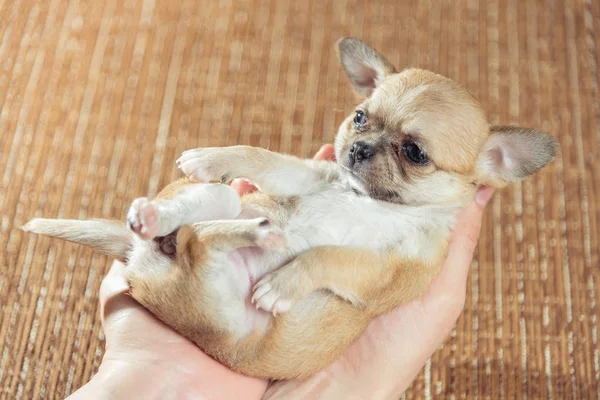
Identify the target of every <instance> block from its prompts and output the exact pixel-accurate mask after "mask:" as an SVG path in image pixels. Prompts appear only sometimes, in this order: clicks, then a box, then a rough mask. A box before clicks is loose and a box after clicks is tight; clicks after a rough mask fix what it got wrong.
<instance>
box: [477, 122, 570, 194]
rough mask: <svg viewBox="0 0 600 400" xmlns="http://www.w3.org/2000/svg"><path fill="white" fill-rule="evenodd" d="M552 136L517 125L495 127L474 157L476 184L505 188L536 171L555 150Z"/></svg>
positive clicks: (546, 162) (550, 159)
mask: <svg viewBox="0 0 600 400" xmlns="http://www.w3.org/2000/svg"><path fill="white" fill-rule="evenodd" d="M558 148H559V146H558V142H557V141H556V139H554V138H553V137H552V136H550V135H548V134H546V133H542V132H539V131H537V130H535V129H528V128H521V127H518V126H494V127H492V128H491V129H490V136H489V137H488V138H487V140H486V142H485V143H484V145H483V148H482V149H481V152H480V154H479V156H478V158H477V166H476V175H477V183H479V184H482V185H486V186H492V187H497V188H500V187H504V186H506V185H507V184H508V183H510V182H514V181H518V180H521V179H523V178H525V177H527V176H529V175H531V174H534V173H536V172H537V171H539V170H540V169H542V168H543V167H544V166H546V165H547V164H548V163H550V161H552V160H553V159H554V156H555V155H556V153H557V152H558Z"/></svg>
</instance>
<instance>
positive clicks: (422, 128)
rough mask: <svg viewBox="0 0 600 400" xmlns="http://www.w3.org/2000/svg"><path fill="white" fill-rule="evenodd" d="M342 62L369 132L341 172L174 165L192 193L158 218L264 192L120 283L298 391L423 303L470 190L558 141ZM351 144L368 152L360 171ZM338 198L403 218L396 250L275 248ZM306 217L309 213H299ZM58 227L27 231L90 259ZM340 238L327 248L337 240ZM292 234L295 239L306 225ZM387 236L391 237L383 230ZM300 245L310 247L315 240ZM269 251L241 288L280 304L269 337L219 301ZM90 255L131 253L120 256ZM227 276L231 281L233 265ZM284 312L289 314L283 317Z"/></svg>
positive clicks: (206, 161) (415, 84)
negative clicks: (229, 193)
mask: <svg viewBox="0 0 600 400" xmlns="http://www.w3.org/2000/svg"><path fill="white" fill-rule="evenodd" d="M338 49H339V51H340V58H341V63H342V65H343V67H344V70H345V71H346V73H347V74H348V76H349V78H350V80H351V82H352V83H353V84H354V86H355V89H356V91H357V92H358V93H359V94H361V95H362V96H363V97H365V99H364V100H363V101H362V103H361V104H359V106H358V107H357V110H359V111H360V112H362V113H363V114H365V115H366V117H367V119H366V122H365V123H364V124H363V125H360V124H357V123H356V122H354V121H356V118H357V116H358V115H359V114H358V113H355V112H353V113H351V114H350V115H349V116H348V118H347V119H346V120H345V121H344V122H343V123H342V125H341V127H340V130H339V132H338V135H337V137H336V156H337V162H338V165H337V166H336V165H335V164H333V163H328V162H315V161H305V160H300V159H297V158H294V157H291V156H285V155H281V154H277V153H273V152H270V151H267V150H264V149H257V148H252V147H248V146H235V147H229V148H215V149H198V150H194V151H192V152H191V153H188V154H187V155H186V154H184V156H182V159H183V161H182V162H181V165H180V167H181V168H182V170H183V171H184V172H185V173H186V174H188V175H189V176H191V177H193V180H190V179H188V178H185V179H182V180H178V181H176V182H173V183H172V184H170V185H169V186H167V187H166V188H165V189H163V191H161V193H160V194H159V195H158V196H157V199H158V200H160V201H161V202H162V203H161V204H162V205H164V204H165V202H169V201H172V202H176V201H183V200H181V199H182V198H183V197H185V196H186V193H188V192H186V191H187V190H188V189H189V188H192V187H196V188H197V187H198V184H197V183H194V180H195V181H202V182H215V181H217V182H223V183H227V182H229V181H231V180H232V179H233V178H236V177H245V178H249V179H251V180H252V182H253V183H255V184H256V185H257V186H258V187H259V189H260V190H261V192H262V193H254V194H250V195H247V196H244V197H243V199H242V209H243V211H242V213H247V214H248V215H245V217H244V218H245V219H242V220H234V218H236V216H235V215H230V216H227V217H224V218H222V220H220V221H204V222H202V221H193V223H190V222H188V223H185V224H183V225H182V226H181V227H180V229H179V231H178V232H177V233H176V235H177V248H176V254H175V255H174V256H172V257H166V256H160V254H159V255H158V256H157V257H158V258H157V259H158V260H160V262H159V263H157V264H160V265H138V264H136V262H135V260H138V259H142V260H143V259H144V258H143V257H145V256H146V255H147V253H150V254H153V255H157V254H158V253H160V249H158V248H157V246H155V245H154V244H153V242H152V241H144V242H139V243H141V244H139V243H138V242H136V241H135V240H134V243H133V244H132V246H133V247H134V248H136V247H135V246H146V247H145V249H146V250H144V251H146V252H144V251H142V252H141V253H140V254H137V253H135V254H134V256H135V257H137V258H135V257H134V258H133V259H132V262H131V265H130V266H129V267H128V269H127V275H128V279H129V282H130V287H131V295H132V296H133V297H134V298H135V299H137V300H138V301H139V302H140V303H141V304H143V305H144V306H145V307H147V308H148V309H149V310H150V311H151V312H152V313H154V314H155V315H156V316H157V317H158V318H160V319H161V320H162V321H164V322H165V323H166V324H168V325H169V326H171V327H173V328H174V329H175V330H177V331H178V332H180V333H181V334H183V335H184V336H186V337H188V338H189V339H190V340H192V341H193V342H195V343H196V344H198V346H200V347H201V348H202V349H203V350H204V351H205V352H206V353H208V354H209V355H211V356H213V357H215V358H216V359H218V360H219V361H221V362H222V363H223V364H225V365H227V366H229V367H230V368H232V369H234V370H236V371H239V372H242V373H245V374H248V375H252V376H259V377H265V378H271V379H291V378H303V377H307V376H309V375H310V374H312V373H314V372H315V371H317V370H319V369H320V368H323V367H324V366H326V365H327V364H329V363H330V362H332V361H333V360H334V359H335V358H336V357H338V356H339V354H340V353H341V352H342V351H343V350H344V349H345V348H346V347H347V346H348V345H349V344H350V343H352V342H353V341H354V340H355V339H356V338H357V337H358V336H359V335H360V334H361V332H362V330H363V329H364V328H365V326H366V325H367V324H368V323H369V322H370V321H371V320H372V319H373V318H374V317H376V316H378V315H381V314H383V313H386V312H388V311H390V310H391V309H393V308H395V307H397V306H399V305H401V304H403V303H406V302H407V301H410V300H412V299H414V298H417V297H419V296H421V295H422V294H423V293H424V292H425V291H426V290H427V287H428V285H429V283H430V282H431V280H432V279H433V278H434V276H435V275H436V274H437V273H438V270H439V267H440V265H441V263H442V261H443V259H444V257H445V255H446V251H447V246H448V241H449V237H450V230H451V224H452V221H453V218H454V216H455V215H456V213H457V212H458V210H459V209H460V208H461V207H462V206H464V205H465V204H467V202H468V201H470V200H471V199H472V196H473V194H474V193H475V190H476V188H477V186H478V185H481V184H486V185H492V186H496V187H502V186H504V185H506V184H507V183H508V182H510V181H515V180H519V179H522V178H524V177H525V176H527V175H530V174H532V173H534V172H536V171H537V170H539V169H540V168H542V167H543V166H544V165H546V164H547V163H548V162H550V160H551V159H552V157H553V156H554V154H555V153H556V151H557V144H556V142H555V141H554V139H552V138H551V137H550V136H548V135H545V134H542V133H539V132H537V131H534V130H532V129H525V128H516V127H493V128H490V126H489V125H488V123H487V121H486V120H485V118H484V114H483V112H482V110H481V107H480V106H479V104H478V103H477V101H475V99H473V97H472V96H471V95H470V94H469V93H468V92H467V91H466V90H465V89H463V88H462V87H461V86H460V85H458V84H457V83H455V82H453V81H452V80H450V79H448V78H445V77H442V76H440V75H437V74H434V73H432V72H429V71H423V70H418V69H409V70H405V71H402V72H400V73H396V70H395V69H394V67H393V66H392V65H391V64H390V63H389V62H388V61H387V60H385V59H384V58H383V57H382V56H381V55H380V54H379V53H378V52H377V51H375V50H374V49H373V48H372V47H370V46H368V45H366V44H364V43H363V42H361V41H359V40H357V39H352V38H345V39H342V40H341V41H340V42H339V43H338ZM359 142H360V143H362V144H361V145H364V147H362V148H361V149H362V150H360V151H361V153H360V154H361V155H360V157H359V156H358V154H359V153H358V151H359V150H357V149H358V147H357V146H358V144H359ZM415 146H416V147H415ZM415 149H416V150H415ZM363 150H364V152H362V151H363ZM367 150H368V152H367ZM415 152H416V153H415ZM415 154H416V156H419V157H420V156H421V155H424V156H426V158H425V162H420V161H418V160H417V161H415V158H414V157H416V156H415ZM335 185H339V186H343V189H339V193H341V195H343V196H346V197H344V201H343V202H341V203H337V204H338V206H340V207H344V206H348V204H349V203H351V204H350V206H351V207H350V206H348V207H350V209H352V210H365V212H366V213H367V215H368V210H370V208H368V207H380V208H374V209H377V210H379V211H381V212H382V213H383V212H387V211H388V210H390V209H392V210H399V211H401V212H402V213H405V215H403V216H402V218H399V220H398V226H397V230H398V231H399V232H396V231H394V230H395V229H396V227H395V226H392V228H391V230H390V231H389V234H390V235H392V234H396V235H398V238H399V239H398V240H397V241H396V242H391V243H383V242H382V243H371V244H370V245H367V244H365V245H364V246H360V245H355V244H354V245H341V244H340V245H335V244H333V245H332V244H330V243H327V244H323V245H318V246H313V247H310V246H309V247H308V248H303V247H302V246H301V245H297V248H296V250H294V251H291V250H290V251H289V253H285V250H283V249H282V248H281V247H282V246H280V243H277V240H280V239H281V237H280V236H278V230H277V229H279V228H278V227H279V226H281V227H284V228H285V227H286V224H288V223H289V221H290V220H291V219H292V218H293V217H294V216H297V215H298V214H302V212H303V211H305V212H306V215H305V216H304V217H303V218H306V219H307V220H310V218H311V212H317V213H322V214H319V215H323V216H327V215H328V214H334V213H335V211H336V210H335V205H332V206H331V207H332V209H331V210H323V209H322V208H324V207H329V205H328V204H326V205H323V204H322V203H319V201H320V199H319V196H318V195H319V194H321V193H325V192H327V190H332V189H331V187H332V186H335ZM344 185H345V186H344ZM221 187H222V186H221ZM335 190H338V189H335ZM354 192H356V193H357V194H355V193H354ZM307 193H316V195H315V196H314V197H310V201H312V203H311V202H308V201H307V200H306V199H307V196H308V195H307ZM328 193H332V192H328ZM335 193H338V192H335ZM187 196H188V197H189V193H188V194H187ZM364 199H367V200H365V201H363V200H364ZM372 199H373V200H375V201H374V202H372V201H371V200H372ZM188 201H189V199H188ZM353 202H356V205H355V204H354V203H353ZM144 204H146V203H144ZM147 204H149V205H148V207H152V204H153V203H152V202H149V203H147ZM307 204H309V205H310V206H312V207H317V209H315V210H304V209H303V207H307ZM352 207H354V208H352ZM361 207H362V208H361ZM136 210H137V209H136ZM140 210H141V208H140ZM140 210H137V211H136V212H141V211H140ZM133 215H134V217H136V216H137V214H135V213H134V214H133ZM149 215H151V216H152V215H154V214H149ZM373 216H374V215H372V214H371V217H373ZM265 217H266V218H268V220H266V219H265ZM360 217H363V215H343V216H341V218H344V219H345V218H348V219H351V218H357V219H358V222H357V223H358V224H360ZM365 217H366V216H365ZM436 218H437V219H436ZM430 220H431V221H433V222H431V223H430V222H429V221H430ZM435 221H438V222H435ZM368 222H369V221H363V223H364V224H365V229H375V230H377V229H379V225H377V224H375V225H374V226H375V228H373V227H369V226H368V225H367V223H368ZM383 222H386V221H383ZM330 223H335V221H330ZM269 224H273V227H272V229H271V228H269V226H270V225H269ZM309 225H310V224H309ZM53 226H55V225H53V223H52V222H51V221H49V220H43V221H39V220H38V221H34V222H33V223H31V224H29V225H28V226H26V229H29V230H32V231H34V232H38V233H43V234H49V235H52V236H60V237H63V238H66V239H67V240H73V241H76V242H80V243H85V244H88V245H92V246H95V244H94V241H93V240H89V238H87V237H85V238H84V239H85V240H83V239H81V238H82V237H83V235H82V234H80V233H77V234H73V235H66V234H64V233H62V231H60V229H54V228H53ZM61 226H62V225H61ZM265 226H266V227H267V228H268V229H267V228H265ZM415 226H416V227H415ZM315 228H316V229H318V228H322V231H323V232H319V233H321V234H323V235H325V236H326V234H328V233H329V232H328V231H326V230H327V227H320V226H316V227H315ZM334 228H335V227H333V228H331V229H332V231H331V232H333V233H330V234H331V236H335V234H338V235H340V233H339V232H338V233H336V232H337V231H335V229H334ZM351 228H352V226H350V228H349V229H351ZM61 229H63V230H64V227H62V228H61ZM78 229H80V230H81V229H82V227H79V228H78ZM261 229H262V230H261ZM265 229H266V230H265ZM269 229H271V230H269ZM290 229H293V230H294V232H293V233H294V234H298V231H299V230H301V229H302V224H296V225H295V226H294V227H292V228H290ZM384 229H390V228H389V227H387V228H386V227H384V226H381V230H382V231H383V230H384ZM411 229H412V231H411ZM403 230H406V231H407V232H409V231H410V232H413V233H404V231H403ZM385 232H387V231H385ZM313 233H315V232H314V231H309V233H306V232H305V233H304V234H305V235H306V236H310V235H312V234H313ZM377 233H378V232H376V231H374V232H373V234H377ZM369 234H370V232H367V234H366V235H365V241H368V239H369V238H368V235H369ZM261 235H262V236H261ZM265 235H267V236H265ZM268 235H272V237H270V236H268ZM341 235H342V236H344V235H346V232H345V231H343V230H342V232H341ZM403 235H405V236H403ZM111 237H112V238H118V237H126V234H123V233H121V234H119V235H117V234H115V235H113V236H111ZM381 237H382V238H384V239H385V237H386V235H382V236H381ZM135 239H136V240H137V238H135ZM304 239H306V241H307V243H308V241H309V239H310V237H305V238H304ZM415 240H418V241H417V242H414V241H415ZM136 243H138V244H136ZM268 246H271V247H273V248H275V247H277V246H279V247H280V248H279V250H280V251H284V253H283V255H282V256H281V260H282V261H281V262H279V267H278V268H277V269H274V270H271V271H267V272H266V273H263V274H261V275H260V276H253V275H252V273H251V272H248V277H247V279H248V280H249V281H250V284H251V286H254V288H253V290H254V296H256V297H257V298H256V299H254V297H253V299H252V300H256V301H257V304H260V305H261V307H266V306H265V303H264V296H265V293H269V294H273V293H275V294H277V295H278V296H279V297H278V301H281V303H275V304H273V305H270V306H269V307H271V308H272V310H269V311H272V312H273V313H274V314H276V313H279V314H278V315H277V317H275V318H272V319H267V320H266V323H264V324H263V323H262V322H264V321H263V320H261V318H268V316H267V315H266V314H264V313H263V314H256V315H254V317H253V318H250V319H251V321H250V322H245V321H236V320H232V319H231V317H230V315H237V314H235V312H237V311H236V310H238V309H235V310H233V311H232V310H231V309H229V308H228V307H233V308H235V307H239V308H240V309H245V307H247V306H249V304H245V303H249V302H250V298H249V297H250V296H252V293H250V296H248V297H245V298H238V297H235V296H238V295H240V293H234V292H231V293H224V292H223V290H224V289H223V288H225V289H227V287H228V286H226V285H225V286H223V285H224V284H223V282H225V281H224V278H222V276H223V273H224V272H227V271H223V268H224V265H226V262H229V261H228V257H229V256H230V255H231V251H232V250H236V249H239V248H250V249H252V248H257V247H262V248H266V247H268ZM95 247H101V248H102V249H104V250H105V251H106V249H107V248H108V249H109V250H110V251H112V252H113V253H119V252H120V251H121V252H125V251H126V248H125V247H124V246H112V247H111V246H95ZM415 248H416V250H415ZM298 249H301V250H298ZM250 251H252V250H250ZM111 254H112V253H111ZM113 255H115V256H121V258H124V257H125V255H124V254H113ZM238 255H239V254H238ZM142 264H143V263H142ZM230 264H231V265H229V264H227V266H228V267H229V268H231V267H233V265H234V264H235V263H230ZM244 279H246V278H244ZM242 280H243V279H242ZM220 285H221V286H220ZM227 296H232V298H231V299H230V300H229V299H228V298H226V297H227ZM261 296H263V297H261ZM261 301H262V303H261ZM278 304H279V306H281V307H284V306H286V305H287V306H289V307H287V306H286V307H287V308H286V309H283V308H281V309H279V308H278ZM265 309H266V308H265ZM243 315H250V316H251V313H246V314H243ZM261 321H262V322H261ZM244 323H247V324H256V326H254V325H253V326H251V327H250V329H249V330H248V333H247V334H243V335H240V334H239V332H240V330H239V329H236V327H239V324H244ZM236 324H238V325H236Z"/></svg>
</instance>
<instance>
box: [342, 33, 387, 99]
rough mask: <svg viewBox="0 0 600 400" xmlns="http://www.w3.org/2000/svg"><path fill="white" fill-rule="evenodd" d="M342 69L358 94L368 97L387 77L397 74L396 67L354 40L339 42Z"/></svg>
mask: <svg viewBox="0 0 600 400" xmlns="http://www.w3.org/2000/svg"><path fill="white" fill-rule="evenodd" d="M337 49H338V54H339V57H340V61H341V63H342V67H343V68H344V71H345V72H346V75H348V78H350V82H352V85H353V86H354V89H355V90H356V92H357V93H358V94H359V95H361V96H363V97H368V96H370V95H371V93H372V92H373V89H375V87H376V86H377V85H379V83H381V81H382V79H383V78H385V77H386V76H387V75H390V74H394V73H396V69H395V68H394V66H393V65H392V64H391V63H390V62H389V61H388V60H386V59H385V58H384V57H383V56H382V55H381V54H379V53H378V52H377V50H375V49H374V48H373V47H371V46H369V45H368V44H366V43H365V42H363V41H361V40H359V39H356V38H352V37H345V38H341V39H340V40H338V42H337Z"/></svg>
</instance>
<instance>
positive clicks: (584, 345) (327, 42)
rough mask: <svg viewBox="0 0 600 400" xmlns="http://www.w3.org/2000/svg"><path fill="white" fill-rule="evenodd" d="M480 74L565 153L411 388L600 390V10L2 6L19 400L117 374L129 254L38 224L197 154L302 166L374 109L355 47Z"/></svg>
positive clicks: (590, 394)
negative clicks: (120, 280) (344, 58)
mask: <svg viewBox="0 0 600 400" xmlns="http://www.w3.org/2000/svg"><path fill="white" fill-rule="evenodd" d="M342 35H353V36H357V37H360V38H363V39H365V40H367V41H369V42H371V43H372V44H373V45H375V46H376V47H377V48H378V49H380V50H381V51H382V52H383V53H384V54H386V55H387V56H389V59H390V60H391V61H392V62H393V63H394V64H396V65H397V66H400V67H406V66H420V67H425V68H429V69H432V70H434V71H437V72H439V73H441V74H444V75H447V76H449V77H451V78H453V79H456V80H458V81H459V82H461V83H462V84H464V85H466V87H467V88H468V89H469V90H470V91H472V92H473V93H474V94H475V95H476V96H477V97H478V98H479V99H480V101H481V102H482V103H483V105H484V107H485V108H486V110H487V111H488V113H489V118H490V120H491V122H492V123H513V124H515V123H516V124H523V125H527V126H535V127H540V128H542V129H544V130H546V131H548V132H551V133H552V134H553V135H555V136H556V137H557V138H558V139H559V141H560V143H561V149H562V158H560V159H559V160H558V161H557V162H555V163H554V164H553V165H552V166H551V167H550V168H548V169H546V170H545V172H544V173H542V174H540V175H537V176H536V177H535V178H533V179H530V180H528V181H526V182H524V183H523V184H521V185H517V186H513V187H511V188H510V189H507V190H504V191H503V192H501V193H498V194H497V195H496V196H495V198H494V200H493V202H492V204H491V206H490V207H489V209H488V210H487V214H486V217H485V223H484V227H483V230H482V237H481V241H480V244H479V252H478V255H477V257H476V259H475V261H474V263H473V268H472V273H471V277H470V281H469V285H468V292H469V294H468V299H467V302H466V307H465V311H464V313H463V315H462V317H461V318H460V320H459V322H458V324H457V326H456V329H455V331H454V332H453V333H452V335H451V337H450V338H449V339H448V340H447V342H446V344H445V345H444V346H443V348H442V349H441V350H440V351H438V352H437V353H436V354H435V355H434V357H433V358H432V359H431V361H430V362H429V363H428V364H427V365H426V367H425V369H424V371H423V373H422V374H421V375H420V376H419V378H418V380H417V381H416V382H415V383H414V385H413V386H412V388H411V389H410V390H409V391H408V392H407V393H406V394H405V395H404V396H405V397H406V398H407V399H417V398H419V399H420V398H425V399H429V398H436V399H445V398H455V399H459V398H461V399H474V398H487V399H501V398H505V399H525V398H529V399H538V398H554V399H575V398H577V399H583V398H596V399H600V389H599V383H598V382H599V380H600V360H599V358H600V354H599V346H600V345H599V343H598V325H599V323H600V322H599V321H598V317H599V315H598V314H599V312H598V307H599V306H600V291H599V290H598V285H600V282H599V281H600V272H599V271H600V266H599V263H600V261H599V252H600V247H599V237H598V236H599V227H598V225H599V223H600V192H599V189H598V187H599V186H600V169H599V168H600V167H599V161H598V160H599V158H600V149H599V139H600V102H599V100H600V99H599V96H598V85H599V75H598V63H599V61H600V60H599V57H600V2H599V1H595V0H564V1H560V0H539V1H536V0H490V1H485V0H481V1H477V0H464V1H450V0H448V1H434V0H430V1H421V0H414V1H393V0H388V1H372V2H360V1H356V0H339V1H338V0H335V1H333V0H329V1H319V0H308V1H276V0H225V1H208V0H206V1H191V0H187V1H186V0H182V1H173V0H170V1H162V0H143V1H136V0H125V1H109V0H106V1H97V0H94V1H92V0H48V1H33V0H0V110H1V111H0V179H1V182H0V207H1V215H0V268H1V270H0V271H1V274H0V304H1V307H2V308H1V314H0V324H1V325H0V349H1V350H0V396H1V397H4V398H11V399H12V398H24V399H33V398H61V397H63V396H65V395H67V394H69V393H71V392H72V391H74V390H76V389H77V388H78V387H80V386H81V385H82V384H83V383H85V382H86V381H87V380H88V379H90V377H91V376H92V375H93V374H94V372H95V371H96V370H97V368H98V365H99V363H100V359H101V356H102V352H103V346H104V340H103V335H102V333H101V330H100V318H99V315H98V305H97V302H98V289H99V285H100V282H101V279H102V277H103V276H104V274H105V273H106V272H107V270H108V267H109V264H110V260H108V259H106V258H105V257H102V256H99V255H94V254H92V252H91V251H89V250H87V249H84V248H81V247H77V246H74V245H71V244H65V243H63V242H61V241H58V240H49V239H47V238H41V237H36V236H34V235H25V234H23V233H22V232H21V231H19V230H18V229H17V227H19V226H20V225H22V224H23V223H24V222H26V220H28V219H29V218H32V217H34V216H42V215H43V216H46V217H71V218H85V217H114V218H123V217H124V215H125V212H126V209H127V207H128V205H129V203H130V201H131V200H132V199H133V198H134V197H137V196H142V195H146V194H149V195H152V194H154V193H155V192H156V191H157V190H158V189H159V188H160V187H161V186H162V185H163V184H165V183H166V182H169V181H170V180H171V179H173V178H174V177H175V176H176V169H175V168H174V167H173V166H174V161H175V159H176V158H177V157H178V155H179V154H180V153H181V152H182V151H183V150H185V149H187V148H192V147H197V146H221V145H231V144H237V143H244V144H250V145H255V146H263V147H267V146H268V147H269V148H271V149H273V150H278V151H283V152H290V153H294V154H298V155H302V156H309V155H311V154H312V153H314V152H315V151H316V150H317V149H318V148H319V147H320V145H321V144H322V143H324V142H331V141H332V140H333V136H334V133H335V131H336V129H337V125H338V124H339V123H340V122H341V120H342V119H343V116H344V115H345V114H346V113H347V112H350V111H351V110H352V107H353V104H354V100H353V96H352V93H351V91H350V87H349V84H348V83H347V82H346V78H345V76H343V74H342V71H341V68H340V67H339V66H338V62H337V60H336V56H335V53H334V51H333V43H334V42H335V40H337V39H338V38H339V37H340V36H342Z"/></svg>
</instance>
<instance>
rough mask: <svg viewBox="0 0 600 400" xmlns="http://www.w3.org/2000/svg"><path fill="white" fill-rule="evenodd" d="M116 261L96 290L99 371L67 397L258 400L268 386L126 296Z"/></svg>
mask: <svg viewBox="0 0 600 400" xmlns="http://www.w3.org/2000/svg"><path fill="white" fill-rule="evenodd" d="M127 290H128V285H127V282H126V279H125V265H123V264H122V263H120V262H118V261H115V262H114V263H113V265H112V268H111V269H110V271H109V273H108V275H107V276H106V277H105V278H104V280H103V281H102V285H101V286H100V314H101V318H102V327H103V329H104V334H105V336H106V350H105V353H104V356H103V358H102V364H101V365H100V369H99V371H98V373H97V374H96V375H95V376H94V377H93V378H92V380H91V381H90V382H88V383H87V384H86V385H85V386H83V387H82V388H81V389H79V390H78V391H77V392H75V393H74V394H73V395H72V396H71V397H70V398H71V399H98V398H110V399H131V398H139V399H164V398H176V399H186V398H192V399H204V398H210V399H242V398H243V399H260V398H261V396H262V395H263V393H264V391H265V388H266V385H267V382H266V381H265V380H262V379H255V378H250V377H247V376H244V375H240V374H237V373H235V372H233V371H231V370H230V369H228V368H226V367H225V366H223V365H222V364H220V363H218V362H217V361H215V360H214V359H212V358H211V357H209V356H208V355H206V354H204V353H203V352H202V350H200V348H198V347H197V346H196V345H194V344H193V343H192V342H190V341H188V340H187V339H185V338H184V337H183V336H180V335H179V334H178V333H177V332H175V331H173V330H172V329H171V328H169V327H167V326H166V325H164V324H163V323H162V322H160V321H159V320H158V319H156V318H155V317H154V316H153V315H152V314H151V313H150V312H149V311H147V310H146V309H145V308H144V307H142V306H141V305H140V304H139V303H138V302H137V301H135V300H134V299H133V298H132V297H131V296H129V295H127V294H126V292H127Z"/></svg>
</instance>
